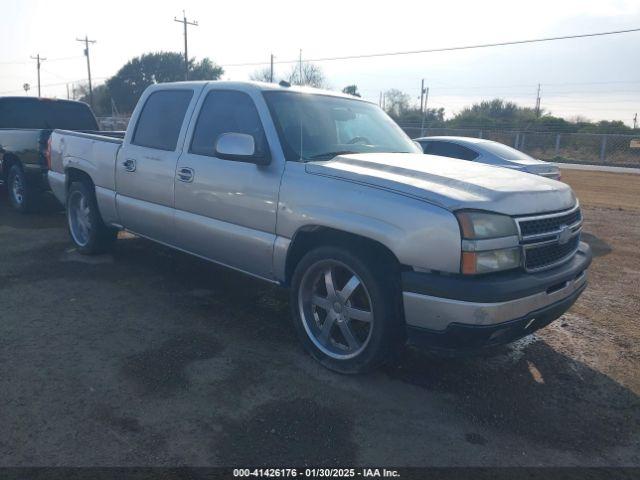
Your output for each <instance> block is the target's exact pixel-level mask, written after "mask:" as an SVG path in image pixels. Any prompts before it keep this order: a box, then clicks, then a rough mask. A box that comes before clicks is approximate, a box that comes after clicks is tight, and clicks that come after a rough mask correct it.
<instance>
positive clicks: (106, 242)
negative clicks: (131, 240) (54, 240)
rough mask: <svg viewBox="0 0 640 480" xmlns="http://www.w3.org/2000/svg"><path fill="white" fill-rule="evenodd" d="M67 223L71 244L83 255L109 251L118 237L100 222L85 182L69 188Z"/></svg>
mask: <svg viewBox="0 0 640 480" xmlns="http://www.w3.org/2000/svg"><path fill="white" fill-rule="evenodd" d="M67 222H68V226H69V234H70V235H71V239H72V240H73V243H75V245H76V247H77V248H78V251H79V252H80V253H83V254H85V255H91V254H95V253H103V252H105V251H107V250H109V249H110V248H111V247H112V246H113V243H114V242H115V240H116V238H117V235H118V231H117V230H116V229H113V228H110V227H107V226H106V225H105V224H104V222H103V221H102V217H101V216H100V212H99V210H98V205H97V203H96V199H95V195H94V193H93V189H92V188H91V187H90V186H89V185H87V184H86V183H85V182H73V183H72V184H71V186H70V187H69V192H68V193H67Z"/></svg>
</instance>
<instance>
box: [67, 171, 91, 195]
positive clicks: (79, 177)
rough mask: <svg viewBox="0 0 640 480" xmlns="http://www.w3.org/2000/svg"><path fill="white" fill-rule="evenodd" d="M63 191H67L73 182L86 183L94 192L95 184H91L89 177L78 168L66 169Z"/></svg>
mask: <svg viewBox="0 0 640 480" xmlns="http://www.w3.org/2000/svg"><path fill="white" fill-rule="evenodd" d="M65 182H66V183H65V191H66V192H68V191H69V187H70V186H71V184H72V183H73V182H86V183H88V184H89V186H90V187H91V188H92V189H94V190H95V184H94V183H93V179H92V178H91V175H89V174H88V173H87V172H85V171H84V170H80V169H79V168H74V167H68V168H67V169H65Z"/></svg>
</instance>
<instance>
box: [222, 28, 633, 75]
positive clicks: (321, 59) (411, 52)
mask: <svg viewBox="0 0 640 480" xmlns="http://www.w3.org/2000/svg"><path fill="white" fill-rule="evenodd" d="M632 32H640V28H630V29H627V30H612V31H608V32H596V33H582V34H577V35H562V36H558V37H543V38H532V39H527V40H511V41H507V42H496V43H480V44H475V45H463V46H456V47H442V48H427V49H423V50H404V51H397V52H384V53H368V54H360V55H345V56H340V57H318V58H309V59H307V61H308V62H330V61H334V60H355V59H359V58H376V57H393V56H398V55H415V54H419V53H435V52H451V51H456V50H471V49H477V48H489V47H503V46H506V45H522V44H526V43H539V42H551V41H556V40H570V39H576V38H588V37H602V36H605V35H618V34H621V33H632ZM298 61H299V60H279V61H278V62H276V63H297V62H298ZM266 64H267V62H247V63H227V64H224V65H221V66H222V67H255V66H260V65H266Z"/></svg>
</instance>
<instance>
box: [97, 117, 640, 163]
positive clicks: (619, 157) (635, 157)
mask: <svg viewBox="0 0 640 480" xmlns="http://www.w3.org/2000/svg"><path fill="white" fill-rule="evenodd" d="M128 123H129V117H125V116H122V117H98V124H99V125H100V128H101V129H102V130H126V129H127V124H128ZM400 127H401V128H402V129H403V130H404V131H405V132H406V133H407V135H409V136H410V137H411V138H418V137H431V136H435V135H452V136H459V137H475V138H486V139H488V140H494V141H496V142H500V143H504V144H505V145H509V146H511V147H514V148H517V149H518V150H521V151H523V152H525V153H527V154H529V155H531V156H532V157H535V158H539V159H541V160H549V161H554V162H568V163H585V164H604V165H617V166H631V167H640V135H618V134H595V133H555V132H526V131H516V130H513V131H512V130H492V129H478V128H476V129H468V128H466V129H461V128H429V127H425V128H421V127H420V126H414V125H400Z"/></svg>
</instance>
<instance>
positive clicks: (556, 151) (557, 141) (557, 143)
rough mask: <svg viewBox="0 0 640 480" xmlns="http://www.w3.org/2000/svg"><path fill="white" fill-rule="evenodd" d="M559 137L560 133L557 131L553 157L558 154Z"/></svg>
mask: <svg viewBox="0 0 640 480" xmlns="http://www.w3.org/2000/svg"><path fill="white" fill-rule="evenodd" d="M560 137H562V134H561V133H558V134H557V135H556V150H555V152H554V154H553V155H554V156H555V157H557V156H558V154H559V153H560Z"/></svg>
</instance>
